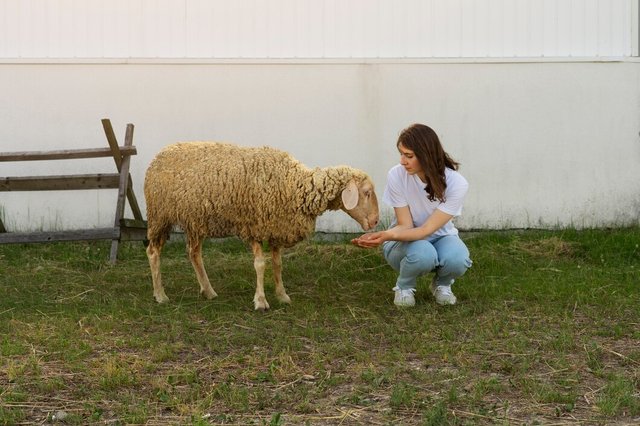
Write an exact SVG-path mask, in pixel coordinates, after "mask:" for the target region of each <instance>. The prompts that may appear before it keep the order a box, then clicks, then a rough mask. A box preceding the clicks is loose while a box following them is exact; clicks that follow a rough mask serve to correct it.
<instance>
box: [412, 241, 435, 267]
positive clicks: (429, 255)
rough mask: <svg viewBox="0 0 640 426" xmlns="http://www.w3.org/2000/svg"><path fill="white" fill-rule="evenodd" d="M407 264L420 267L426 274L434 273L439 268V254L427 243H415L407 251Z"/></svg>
mask: <svg viewBox="0 0 640 426" xmlns="http://www.w3.org/2000/svg"><path fill="white" fill-rule="evenodd" d="M405 259H406V262H409V263H412V264H415V265H419V268H420V269H421V270H422V271H424V272H429V271H432V270H434V269H435V268H436V266H438V252H437V251H436V249H435V248H434V247H433V245H432V244H431V243H429V242H427V241H414V242H413V243H411V245H410V247H409V248H408V249H407V255H406V257H405Z"/></svg>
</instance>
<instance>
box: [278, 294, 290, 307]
mask: <svg viewBox="0 0 640 426" xmlns="http://www.w3.org/2000/svg"><path fill="white" fill-rule="evenodd" d="M276 297H277V298H278V302H280V303H286V304H290V303H291V299H290V298H289V295H288V294H287V293H282V294H276Z"/></svg>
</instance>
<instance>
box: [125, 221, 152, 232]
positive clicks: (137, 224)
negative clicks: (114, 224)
mask: <svg viewBox="0 0 640 426" xmlns="http://www.w3.org/2000/svg"><path fill="white" fill-rule="evenodd" d="M120 226H121V227H126V228H140V229H144V230H145V232H146V229H147V221H146V220H138V219H125V218H122V219H120Z"/></svg>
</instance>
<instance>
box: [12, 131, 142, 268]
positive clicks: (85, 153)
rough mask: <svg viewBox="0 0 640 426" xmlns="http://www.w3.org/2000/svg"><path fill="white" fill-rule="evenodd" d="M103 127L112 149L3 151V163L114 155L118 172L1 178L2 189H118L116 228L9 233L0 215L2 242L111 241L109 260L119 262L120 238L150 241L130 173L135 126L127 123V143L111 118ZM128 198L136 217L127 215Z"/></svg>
mask: <svg viewBox="0 0 640 426" xmlns="http://www.w3.org/2000/svg"><path fill="white" fill-rule="evenodd" d="M102 126H103V128H104V132H105V135H106V137H107V142H108V143H109V148H92V149H69V150H54V151H24V152H0V162H3V161H5V162H6V161H14V162H18V161H40V160H45V161H51V160H70V159H85V158H99V157H109V156H111V157H113V160H114V162H115V164H116V169H117V173H95V174H75V175H53V176H20V177H0V192H6V191H64V190H79V189H106V188H111V189H118V196H117V200H116V212H115V219H114V225H113V227H110V228H100V229H83V230H69V231H37V232H7V230H6V228H5V226H4V224H3V223H2V220H1V218H0V244H2V243H42V242H50V241H82V240H111V252H110V257H109V259H110V261H111V263H115V262H116V260H117V257H118V245H119V243H120V241H146V222H145V220H144V218H143V216H142V213H141V211H140V207H139V206H138V201H137V199H136V196H135V194H134V192H133V182H132V180H131V175H130V174H129V168H130V165H131V156H133V155H136V154H137V151H136V147H135V146H134V145H133V129H134V126H133V124H127V131H126V133H125V141H124V145H123V146H119V145H118V141H117V139H116V136H115V133H114V132H113V127H112V126H111V121H110V120H109V119H103V120H102ZM127 201H128V202H129V206H130V207H131V211H132V213H133V216H134V219H126V218H124V211H125V206H126V202H127Z"/></svg>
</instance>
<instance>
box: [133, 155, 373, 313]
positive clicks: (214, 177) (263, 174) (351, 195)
mask: <svg viewBox="0 0 640 426" xmlns="http://www.w3.org/2000/svg"><path fill="white" fill-rule="evenodd" d="M144 195H145V199H146V203H147V224H148V228H147V238H148V241H149V243H148V246H147V250H146V251H147V257H148V259H149V265H150V267H151V276H152V281H153V295H154V298H155V300H156V301H157V302H158V303H164V302H167V301H168V300H169V299H168V297H167V295H166V294H165V292H164V288H163V286H162V280H161V274H160V252H161V250H162V247H163V245H164V244H165V242H166V241H167V239H168V238H169V233H170V232H171V230H172V227H173V225H178V226H179V227H180V228H181V229H182V230H183V231H184V233H185V236H186V243H187V249H188V255H189V259H190V260H191V264H192V265H193V269H194V270H195V273H196V277H197V280H198V283H199V284H200V293H201V294H202V295H203V296H204V297H205V298H207V299H212V298H214V297H217V294H216V292H215V291H214V290H213V288H212V287H211V284H210V282H209V278H208V276H207V272H206V271H205V268H204V265H203V262H202V244H203V241H204V239H205V238H207V237H229V236H237V237H239V238H241V239H242V240H244V241H246V242H248V243H249V245H250V246H251V249H252V251H253V257H254V261H253V265H254V268H255V271H256V292H255V295H254V298H253V302H254V307H255V310H266V309H269V303H268V302H267V299H266V297H265V294H264V270H265V259H264V254H263V250H262V244H263V242H267V243H268V244H269V246H270V248H271V257H272V265H273V276H274V281H275V293H276V297H277V299H278V300H279V301H280V302H281V303H290V302H291V299H290V298H289V296H288V295H287V293H286V291H285V288H284V285H283V283H282V257H281V256H282V249H283V248H287V247H291V246H293V245H294V244H296V243H298V242H299V241H301V240H303V239H304V238H307V237H308V236H309V235H310V234H311V233H312V232H313V231H314V230H315V223H316V218H317V217H318V216H319V215H320V214H321V213H323V212H324V211H326V210H338V209H341V210H343V211H345V212H346V213H347V214H348V215H349V216H351V217H352V218H353V219H355V220H356V221H357V222H358V223H359V224H360V226H361V227H362V228H363V229H364V230H365V231H367V230H371V229H373V228H374V227H375V226H376V224H377V223H378V218H379V212H378V200H377V197H376V193H375V189H374V185H373V182H372V180H371V179H370V178H369V176H368V175H367V174H366V173H365V172H363V171H361V170H358V169H355V168H352V167H349V166H338V167H326V168H319V167H316V168H313V169H311V168H308V167H306V166H305V165H303V164H302V163H301V162H299V161H297V160H296V159H294V158H293V157H292V156H291V155H290V154H288V153H287V152H284V151H281V150H277V149H274V148H271V147H267V146H264V147H241V146H238V145H234V144H230V143H221V142H180V143H176V144H173V145H169V146H167V147H165V148H164V149H162V150H161V151H160V152H159V153H158V154H157V155H156V157H155V158H154V159H153V160H152V162H151V163H150V165H149V167H148V169H147V171H146V175H145V181H144Z"/></svg>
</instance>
